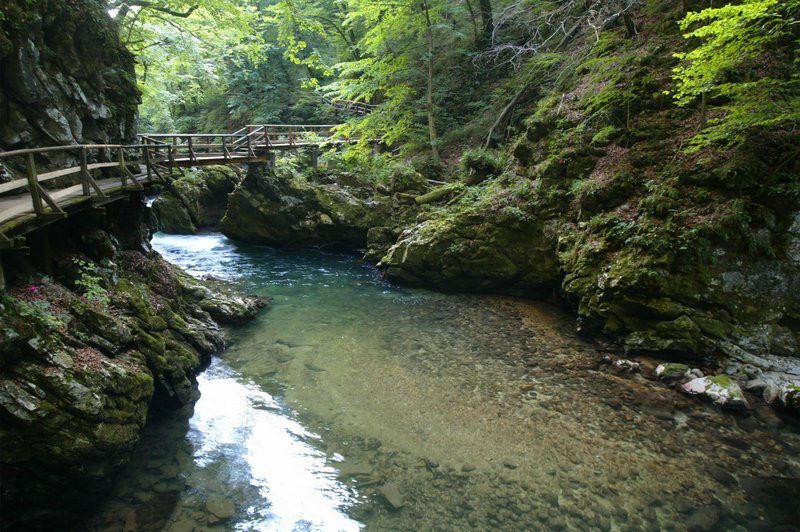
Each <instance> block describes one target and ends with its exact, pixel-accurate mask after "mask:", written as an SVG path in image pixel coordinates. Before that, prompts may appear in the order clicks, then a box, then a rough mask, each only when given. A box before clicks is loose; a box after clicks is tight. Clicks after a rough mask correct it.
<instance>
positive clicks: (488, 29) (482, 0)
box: [479, 0, 494, 42]
mask: <svg viewBox="0 0 800 532" xmlns="http://www.w3.org/2000/svg"><path fill="white" fill-rule="evenodd" d="M479 4H480V8H481V22H482V23H483V39H484V40H485V41H486V42H489V41H490V40H491V38H492V33H493V32H494V17H493V16H492V0H479Z"/></svg>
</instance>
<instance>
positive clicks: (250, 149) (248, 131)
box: [246, 126, 255, 157]
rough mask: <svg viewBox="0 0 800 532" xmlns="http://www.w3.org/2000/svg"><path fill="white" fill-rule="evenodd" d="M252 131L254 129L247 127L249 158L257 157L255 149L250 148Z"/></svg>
mask: <svg viewBox="0 0 800 532" xmlns="http://www.w3.org/2000/svg"><path fill="white" fill-rule="evenodd" d="M251 129H252V128H251V127H250V126H247V133H246V135H247V156H248V157H255V152H254V151H253V148H252V147H251V146H250V133H251Z"/></svg>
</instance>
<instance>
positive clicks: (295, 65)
mask: <svg viewBox="0 0 800 532" xmlns="http://www.w3.org/2000/svg"><path fill="white" fill-rule="evenodd" d="M799 5H800V0H785V1H779V0H744V1H742V2H734V3H727V4H724V5H721V6H720V5H719V4H716V5H714V6H713V7H711V5H710V3H709V5H708V6H703V5H700V6H699V7H697V8H696V9H695V10H692V9H688V10H686V11H684V12H683V13H682V14H681V15H680V16H679V17H677V18H676V21H677V22H673V23H672V26H673V27H674V31H675V32H676V33H678V34H680V33H682V34H683V36H684V38H685V40H684V45H683V46H681V48H679V49H677V50H676V53H675V60H676V63H675V66H674V70H673V80H672V81H671V83H669V85H668V86H667V87H666V88H665V89H664V90H665V92H666V93H667V94H670V95H671V96H672V98H673V100H674V102H675V104H676V105H677V106H684V107H697V108H701V109H702V114H703V118H702V121H703V123H702V127H701V130H700V131H698V133H699V134H698V135H697V136H696V137H695V139H694V140H693V143H692V146H693V147H694V148H697V147H702V146H706V145H719V146H729V145H733V144H737V143H740V142H743V140H744V139H745V138H746V137H747V135H748V134H749V133H750V132H751V131H753V130H757V129H759V128H764V127H772V126H776V125H778V126H780V127H795V126H797V125H798V121H799V120H800V119H799V118H798V117H799V116H800V115H799V114H798V113H800V110H799V109H800V101H799V100H798V98H799V97H798V94H799V93H800V90H798V83H800V74H798V60H799V59H798V57H797V50H798V42H800V41H799V39H800V37H799V36H798V27H800V25H799V24H798V20H800V15H799V13H798V12H799V11H800V8H799V7H798V6H799ZM643 6H644V2H642V1H641V0H613V1H610V2H608V1H590V2H584V1H577V0H568V1H565V2H535V1H533V0H391V1H386V2H374V1H370V0H192V1H188V2H187V1H182V0H110V1H109V12H110V13H111V15H112V17H114V18H116V19H117V20H118V21H119V24H120V28H121V35H122V38H123V40H124V42H125V43H126V45H127V46H128V47H129V49H130V50H131V51H132V52H133V53H134V54H135V55H136V57H137V70H138V72H137V74H138V79H139V83H140V87H141V90H142V92H143V104H142V107H141V121H142V124H141V128H142V129H143V130H157V131H167V130H174V131H197V130H224V129H228V130H229V129H232V128H237V127H240V126H241V125H243V124H245V123H280V122H283V123H292V122H295V123H298V122H303V123H326V122H331V121H341V120H342V119H343V118H348V120H347V124H346V125H345V126H344V127H343V131H344V132H345V133H351V132H358V133H363V134H365V136H368V137H370V138H381V139H383V140H384V141H385V142H386V143H389V144H395V145H403V146H405V147H406V149H410V150H419V149H425V150H429V151H430V153H431V155H432V157H433V159H434V160H437V159H438V158H439V153H438V152H439V147H440V146H441V145H443V144H446V143H447V142H450V141H452V140H453V139H455V138H466V137H470V136H474V137H475V138H476V139H477V138H479V137H481V136H485V135H486V134H487V131H488V138H487V142H489V141H490V140H491V137H492V134H493V133H497V130H498V126H502V125H506V123H507V122H508V116H509V115H510V114H511V113H512V112H513V108H514V106H515V105H516V104H517V102H518V99H519V98H520V96H521V95H522V94H525V93H526V91H527V92H528V93H536V92H537V91H539V89H538V88H537V84H539V85H540V84H541V83H542V81H543V80H544V79H545V78H546V77H547V76H545V75H543V69H545V70H546V68H545V67H547V68H549V67H554V66H556V65H561V68H564V69H566V68H568V67H569V65H570V64H572V65H574V66H573V68H575V67H576V66H577V62H578V60H579V59H580V58H581V57H585V56H586V55H587V54H588V53H589V51H591V50H593V49H595V48H596V47H598V46H600V47H602V45H603V42H604V37H603V35H604V34H605V32H607V31H609V30H612V29H613V30H614V31H618V32H619V31H623V32H624V33H626V34H627V35H628V37H630V38H634V39H636V38H640V37H641V36H640V28H638V27H637V24H636V20H635V17H634V16H633V14H634V13H635V11H636V10H637V9H640V8H641V9H643V8H644V7H643ZM564 54H566V55H569V56H570V58H571V60H564ZM576 58H578V59H576ZM543 65H544V67H543ZM340 99H342V100H353V101H360V102H365V103H369V104H372V105H374V106H375V107H374V109H375V111H374V112H372V113H370V114H369V115H367V116H360V117H348V116H344V117H342V116H341V115H337V112H336V109H335V108H334V107H333V106H331V105H330V103H331V102H332V101H335V100H340ZM710 107H714V109H715V111H713V112H707V109H708V108H710ZM478 133H480V134H478Z"/></svg>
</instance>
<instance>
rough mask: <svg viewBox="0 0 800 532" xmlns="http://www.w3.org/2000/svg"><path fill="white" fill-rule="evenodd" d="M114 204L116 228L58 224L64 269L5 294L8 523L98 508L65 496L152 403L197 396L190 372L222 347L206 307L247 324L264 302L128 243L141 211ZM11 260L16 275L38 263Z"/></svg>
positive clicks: (140, 422)
mask: <svg viewBox="0 0 800 532" xmlns="http://www.w3.org/2000/svg"><path fill="white" fill-rule="evenodd" d="M135 205H138V207H136V206H134V207H133V208H134V209H137V208H138V209H143V206H141V205H140V204H138V203H136V204H135ZM108 209H109V215H110V216H111V217H112V218H114V219H112V220H110V222H111V223H109V224H106V223H102V222H101V224H102V225H107V226H110V227H112V228H117V229H116V231H118V232H116V234H112V233H109V232H107V231H106V230H105V229H102V228H100V227H94V228H90V227H85V226H81V227H75V226H72V227H69V225H70V223H69V221H68V222H64V223H62V224H58V225H54V226H51V228H50V231H52V232H53V233H52V234H51V235H50V237H51V241H52V242H59V243H60V244H59V246H58V248H57V249H56V250H55V251H56V252H57V256H58V258H57V263H56V267H55V268H54V270H55V271H57V272H58V275H57V276H56V277H55V278H50V277H41V276H38V275H36V274H19V273H18V274H17V278H16V279H12V281H13V284H12V285H11V288H10V289H9V290H8V291H7V292H5V293H3V294H2V295H0V417H1V418H2V420H3V422H2V425H0V438H2V441H3V445H2V446H0V464H2V470H3V486H2V504H3V509H4V510H3V511H4V515H3V518H4V521H6V520H8V522H9V523H13V522H14V519H15V512H16V511H22V510H26V509H27V510H31V509H36V508H37V506H38V505H40V504H41V505H42V506H46V507H48V509H49V510H50V511H58V510H63V511H64V512H65V513H66V514H69V513H71V512H73V511H77V510H79V509H80V508H81V507H83V506H84V505H89V504H91V503H92V502H93V501H91V500H86V499H85V498H84V499H80V500H74V499H72V498H70V496H69V494H70V493H71V490H70V488H71V487H72V486H76V485H81V486H82V488H87V489H88V490H89V491H92V488H94V491H95V492H96V493H98V494H101V493H102V492H103V490H104V489H105V487H106V486H107V485H108V483H109V482H110V481H111V480H112V479H113V476H112V473H113V472H114V471H115V470H116V468H117V467H119V466H120V465H122V464H123V463H124V462H125V461H126V459H127V456H128V452H129V451H130V450H131V448H132V447H133V445H134V444H135V443H136V442H137V441H138V438H139V432H140V430H141V429H142V427H143V426H144V423H145V421H146V419H147V417H148V412H149V411H150V409H151V408H153V407H160V408H164V407H170V406H179V405H183V404H190V403H192V402H193V401H194V400H195V399H196V398H197V390H196V386H195V384H196V382H195V375H196V374H197V373H198V372H199V371H200V370H201V369H202V368H203V367H204V366H205V365H206V364H207V363H208V362H209V360H210V357H211V355H212V354H214V353H217V352H219V351H220V350H221V349H222V348H223V346H224V335H223V332H222V330H221V329H220V328H219V326H218V325H217V323H216V322H215V320H214V319H212V318H211V315H212V314H213V315H214V316H215V317H216V318H217V319H218V320H219V321H231V322H235V321H241V320H243V319H247V318H250V317H252V316H254V315H255V314H256V313H257V312H258V311H259V310H260V309H261V308H263V306H264V302H263V301H262V300H260V299H258V298H254V297H232V296H229V295H226V294H224V293H221V292H217V291H212V290H210V289H209V288H207V287H205V286H203V285H201V284H200V283H199V282H198V281H196V280H195V279H193V278H192V277H190V276H189V275H187V274H185V273H184V272H182V271H180V270H178V269H177V268H175V267H173V266H171V265H170V264H168V263H167V262H165V261H164V260H163V259H162V258H161V257H160V256H159V255H158V254H156V253H154V252H152V251H147V250H146V249H145V248H143V247H142V246H141V244H139V245H138V246H135V247H133V248H126V247H125V246H124V245H123V244H121V242H130V241H131V239H130V238H126V237H125V235H124V234H122V233H121V232H119V231H123V229H121V228H122V227H123V226H124V224H125V223H126V221H128V223H130V221H134V223H136V224H138V223H139V221H140V217H139V216H137V215H136V214H135V213H131V212H129V211H130V209H129V208H127V209H126V208H125V207H124V206H122V205H119V204H111V205H109V206H108ZM75 223H77V224H87V223H91V222H87V221H82V222H81V221H76V222H75ZM95 223H96V222H95ZM131 232H133V231H131V230H130V228H129V229H128V233H131ZM134 233H135V232H134ZM16 266H17V267H16V268H14V269H13V270H9V271H12V272H25V271H35V269H36V268H35V267H36V265H35V264H33V265H30V266H28V267H23V265H21V264H17V265H16ZM56 491H57V492H59V494H60V495H59V497H58V498H57V499H54V498H53V497H52V494H53V493H54V492H56ZM28 515H30V514H28ZM50 517H53V516H52V515H51V516H50ZM4 524H5V523H4ZM20 526H24V524H20Z"/></svg>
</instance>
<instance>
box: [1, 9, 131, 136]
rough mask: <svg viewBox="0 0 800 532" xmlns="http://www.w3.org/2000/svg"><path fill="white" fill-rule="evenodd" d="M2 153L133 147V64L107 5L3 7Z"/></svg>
mask: <svg viewBox="0 0 800 532" xmlns="http://www.w3.org/2000/svg"><path fill="white" fill-rule="evenodd" d="M2 10H3V17H2V18H0V148H3V149H14V148H24V147H32V146H48V145H62V144H74V143H88V142H94V143H109V142H110V143H114V142H132V141H133V140H134V139H135V135H136V118H137V105H138V103H139V92H138V90H137V88H136V81H135V75H134V70H133V57H132V56H131V54H130V53H128V51H127V50H126V49H125V47H124V46H122V44H121V43H120V41H119V37H118V35H117V31H118V30H117V27H116V25H115V24H114V23H113V22H112V21H111V19H110V18H109V16H108V13H107V11H106V10H107V6H106V3H105V2H104V1H102V0H77V1H74V2H27V1H24V0H9V1H6V2H3V8H2Z"/></svg>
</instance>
